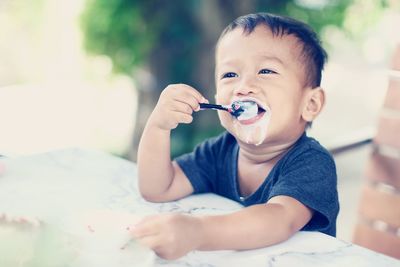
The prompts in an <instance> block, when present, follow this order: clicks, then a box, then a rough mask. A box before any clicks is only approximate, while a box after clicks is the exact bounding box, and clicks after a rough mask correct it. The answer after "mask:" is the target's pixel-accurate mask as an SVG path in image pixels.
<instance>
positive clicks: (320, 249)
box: [0, 148, 400, 267]
mask: <svg viewBox="0 0 400 267" xmlns="http://www.w3.org/2000/svg"><path fill="white" fill-rule="evenodd" d="M0 164H1V165H3V167H4V170H3V173H2V174H0V213H1V212H6V213H8V214H15V215H27V216H34V217H38V218H39V219H41V220H43V221H44V222H47V225H51V226H52V229H57V230H56V231H53V233H65V231H67V230H68V225H70V224H68V223H66V222H70V221H71V218H74V216H75V215H76V214H82V213H84V212H88V211H96V210H103V211H105V210H107V211H109V212H111V213H112V212H115V214H118V213H120V214H121V213H124V214H136V215H138V216H144V215H146V214H154V213H160V212H182V213H189V214H193V215H201V214H221V213H229V212H233V211H236V210H238V209H240V208H242V207H241V206H240V205H239V204H238V203H236V202H233V201H231V200H228V199H225V198H222V197H219V196H216V195H213V194H202V195H194V196H190V197H187V198H184V199H181V200H178V201H174V202H168V203H159V204H156V203H149V202H147V201H145V200H143V199H142V198H141V197H140V194H139V193H138V188H137V180H136V166H135V164H134V163H132V162H129V161H127V160H124V159H122V158H119V157H116V156H112V155H110V154H107V153H104V152H100V151H94V150H87V149H78V148H74V149H65V150H59V151H52V152H48V153H44V154H38V155H31V156H22V157H15V158H0ZM66 225H67V226H66ZM3 227H4V225H3ZM0 229H1V224H0ZM60 229H61V230H60ZM0 233H1V231H0ZM109 237H110V236H109ZM103 238H104V237H103ZM110 238H112V237H110ZM2 242H3V246H1V243H2ZM4 242H5V241H4V239H1V238H0V265H1V257H2V254H1V249H2V248H3V249H4V247H5V246H6V245H7V244H4ZM53 247H54V246H53ZM135 249H139V247H136V248H135ZM140 249H142V252H141V253H144V254H146V253H147V254H146V255H148V256H149V255H150V259H151V263H149V262H147V263H146V264H145V263H143V264H142V263H140V262H136V263H135V264H134V265H132V262H129V261H126V262H121V261H118V259H117V258H116V257H115V255H114V257H113V259H111V260H110V262H111V261H115V262H114V263H113V266H115V267H119V266H121V267H124V266H177V267H178V266H265V267H266V266H274V267H279V266H381V267H382V266H390V267H393V266H400V261H398V260H396V259H393V258H390V257H387V256H384V255H381V254H378V253H375V252H373V251H370V250H367V249H365V248H362V247H359V246H356V245H353V244H351V243H348V242H344V241H341V240H338V239H336V238H332V237H330V236H327V235H324V234H322V233H317V232H299V233H297V234H295V235H294V236H293V237H292V238H290V239H289V240H287V241H285V242H283V243H280V244H277V245H274V246H270V247H267V248H262V249H255V250H248V251H228V250H226V251H193V252H191V253H189V254H188V255H187V256H185V257H182V258H180V259H178V260H175V261H167V260H163V259H161V258H158V257H156V256H155V255H154V254H151V253H152V252H150V251H149V250H148V251H146V249H143V248H140ZM149 252H150V253H149ZM97 254H98V253H97ZM144 254H143V255H144ZM4 255H6V254H4V251H3V257H4ZM7 255H8V254H7ZM104 255H105V256H107V253H104ZM110 255H111V254H110ZM151 255H153V257H151ZM8 256H9V255H8ZM105 256H104V257H105ZM94 258H97V257H96V256H93V258H92V259H93V263H91V262H86V264H85V266H86V267H90V266H96V267H98V266H100V265H99V264H98V263H96V264H95V263H94V262H95V259H94ZM147 259H149V257H148V258H147ZM58 260H61V258H60V257H58ZM65 260H66V261H68V260H70V259H67V258H66V259H65ZM108 264H109V263H108ZM22 266H23V265H22ZM42 266H44V265H42ZM54 266H55V265H54ZM60 266H61V265H60ZM62 266H71V267H72V266H73V267H75V266H76V265H74V264H72V263H71V265H68V264H64V265H62ZM104 266H106V265H104Z"/></svg>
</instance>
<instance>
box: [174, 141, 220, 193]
mask: <svg viewBox="0 0 400 267" xmlns="http://www.w3.org/2000/svg"><path fill="white" fill-rule="evenodd" d="M218 143H219V140H218V139H216V138H212V139H209V140H207V141H205V142H203V143H201V144H199V145H198V146H196V147H195V149H194V150H193V152H191V153H187V154H184V155H182V156H179V157H177V158H176V159H175V161H176V162H177V163H178V165H179V167H181V169H182V171H183V172H184V173H185V175H186V176H187V177H188V179H189V181H190V183H191V184H192V186H193V190H194V192H193V193H195V194H196V193H207V192H212V191H213V190H212V188H213V185H212V181H214V180H215V179H214V177H216V175H217V174H216V172H217V171H216V167H215V162H216V160H217V155H216V154H217V146H218Z"/></svg>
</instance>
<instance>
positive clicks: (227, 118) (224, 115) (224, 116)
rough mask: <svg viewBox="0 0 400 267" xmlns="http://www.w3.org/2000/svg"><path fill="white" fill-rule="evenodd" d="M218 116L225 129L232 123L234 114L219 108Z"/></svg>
mask: <svg viewBox="0 0 400 267" xmlns="http://www.w3.org/2000/svg"><path fill="white" fill-rule="evenodd" d="M218 117H219V120H220V122H221V125H222V126H223V127H224V128H225V129H228V128H229V127H230V125H231V124H232V116H231V115H230V114H229V113H228V112H225V111H222V110H218Z"/></svg>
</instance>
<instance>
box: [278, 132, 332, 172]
mask: <svg viewBox="0 0 400 267" xmlns="http://www.w3.org/2000/svg"><path fill="white" fill-rule="evenodd" d="M295 169H297V170H305V173H308V171H312V173H315V171H318V172H324V173H327V172H328V173H332V174H335V173H336V166H335V161H334V159H333V157H332V155H331V154H330V153H329V151H328V150H327V149H326V148H324V147H323V146H322V145H321V144H320V143H319V142H318V141H317V140H316V139H314V138H312V137H308V136H307V135H306V134H303V135H302V136H301V137H300V138H299V139H298V140H297V142H296V143H295V144H294V146H293V147H292V149H291V150H290V151H289V152H288V153H287V155H286V156H285V157H284V159H283V161H282V164H281V171H283V172H285V171H292V170H295ZM308 174H309V175H310V174H311V173H308Z"/></svg>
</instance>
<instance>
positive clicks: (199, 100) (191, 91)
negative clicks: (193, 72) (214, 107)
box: [180, 84, 205, 103]
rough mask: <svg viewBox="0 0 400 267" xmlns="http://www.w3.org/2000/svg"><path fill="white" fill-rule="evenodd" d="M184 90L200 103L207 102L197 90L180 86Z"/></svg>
mask: <svg viewBox="0 0 400 267" xmlns="http://www.w3.org/2000/svg"><path fill="white" fill-rule="evenodd" d="M180 86H181V87H182V88H184V89H185V90H186V92H188V93H190V94H191V95H192V96H194V98H195V99H196V100H197V101H198V102H199V103H202V102H203V101H204V100H205V97H204V96H203V95H202V94H201V93H200V92H199V91H198V90H196V89H195V88H193V87H192V86H190V85H187V84H180Z"/></svg>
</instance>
